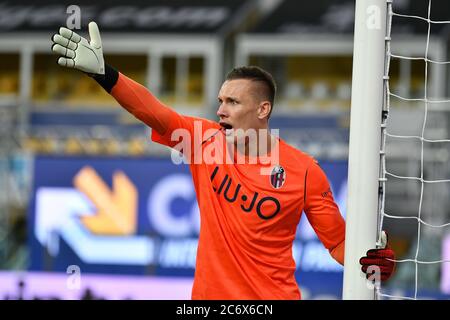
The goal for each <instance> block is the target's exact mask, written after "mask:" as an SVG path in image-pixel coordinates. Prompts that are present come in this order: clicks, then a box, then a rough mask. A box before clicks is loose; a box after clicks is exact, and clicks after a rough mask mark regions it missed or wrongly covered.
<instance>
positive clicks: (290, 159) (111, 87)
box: [52, 22, 394, 299]
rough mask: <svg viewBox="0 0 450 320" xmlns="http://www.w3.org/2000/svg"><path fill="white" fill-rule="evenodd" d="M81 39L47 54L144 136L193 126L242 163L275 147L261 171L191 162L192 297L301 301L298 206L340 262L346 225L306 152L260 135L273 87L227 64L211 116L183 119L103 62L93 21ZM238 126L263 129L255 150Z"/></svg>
mask: <svg viewBox="0 0 450 320" xmlns="http://www.w3.org/2000/svg"><path fill="white" fill-rule="evenodd" d="M89 35H90V41H88V40H87V39H85V38H83V37H81V36H80V35H78V34H76V33H75V32H73V31H71V30H69V29H66V28H63V27H62V28H60V30H59V33H58V34H55V35H54V36H53V37H52V40H53V46H52V50H53V51H54V52H55V53H57V54H59V55H60V57H59V58H58V64H59V65H61V66H64V67H68V68H74V69H78V70H81V71H83V72H85V73H86V74H88V75H90V76H91V77H93V78H94V79H95V80H96V81H97V82H98V83H99V84H100V85H101V86H102V87H103V88H104V89H105V90H106V91H107V92H108V93H110V94H111V95H112V96H113V97H114V98H115V99H116V100H117V101H118V102H119V104H120V105H121V106H122V107H123V108H125V109H126V110H127V111H129V112H130V113H132V114H133V115H134V116H135V117H136V118H138V119H139V120H141V121H142V122H144V123H145V124H147V125H148V126H150V127H151V128H152V140H153V141H155V142H158V143H161V144H164V145H166V146H169V147H172V148H175V147H176V146H178V145H177V142H178V141H173V140H172V139H171V137H172V133H173V132H174V131H175V130H177V129H184V130H185V131H187V132H189V133H190V134H191V135H192V136H194V134H195V131H196V130H197V129H194V128H198V127H200V128H201V131H202V132H201V133H202V134H201V136H202V137H203V136H204V133H206V132H214V134H213V135H210V136H208V137H209V138H210V139H208V138H207V139H205V140H203V141H201V142H202V143H201V149H202V150H200V151H201V152H203V151H204V150H205V148H208V146H210V144H211V143H218V142H217V141H223V142H224V143H223V144H221V143H218V144H216V145H218V146H222V147H223V149H220V150H219V153H220V154H221V155H223V154H225V151H224V150H225V148H227V147H230V146H231V148H232V149H233V150H235V149H236V150H238V152H240V153H243V155H244V156H245V159H255V158H256V159H257V158H258V155H261V154H263V155H264V152H260V151H261V150H266V155H270V154H272V153H275V152H278V155H279V157H278V159H279V161H278V162H277V163H276V165H272V164H270V166H271V167H269V172H271V174H270V175H262V174H261V170H262V169H267V166H268V165H267V164H262V163H260V162H258V161H256V163H254V162H253V163H251V162H250V163H247V162H246V163H244V164H241V163H233V164H229V163H226V164H225V163H224V162H221V161H216V162H214V163H209V162H206V161H202V162H201V163H192V162H191V164H190V169H191V173H192V177H193V182H194V186H195V190H196V195H197V200H198V204H199V208H200V215H201V227H200V236H199V243H198V251H197V260H196V270H195V278H194V285H193V289H192V298H193V299H300V298H301V293H300V291H299V288H298V285H297V283H296V280H295V277H294V272H295V262H294V260H293V257H292V244H293V240H294V238H295V233H296V230H297V225H298V223H299V221H300V218H301V214H302V211H304V212H305V214H306V217H307V218H308V220H309V221H310V223H311V226H312V227H313V228H314V230H315V232H316V233H317V235H318V237H319V239H320V241H321V242H322V243H323V245H324V246H325V247H326V248H327V249H328V250H329V252H330V254H331V256H332V257H333V258H334V259H335V260H336V261H338V262H339V263H340V264H343V263H344V247H345V222H344V219H343V218H342V216H341V214H340V212H339V209H338V207H337V205H336V203H335V201H334V198H333V195H332V193H331V189H330V185H329V183H328V180H327V177H326V176H325V174H324V172H323V171H322V169H321V168H320V167H319V165H318V164H317V162H316V161H315V160H314V159H313V158H312V157H310V156H309V155H306V154H305V153H303V152H301V151H299V150H297V149H295V148H293V147H292V146H290V145H288V144H287V143H286V142H284V141H283V140H282V139H279V138H276V137H274V136H272V135H270V134H269V133H268V119H269V117H270V115H271V113H272V109H273V105H274V97H275V91H276V86H275V82H274V80H273V78H272V76H271V75H270V74H269V73H267V72H266V71H264V70H262V69H260V68H258V67H240V68H235V69H233V70H232V71H231V72H230V73H229V74H228V75H227V77H226V80H225V82H224V83H223V85H222V87H221V89H220V92H219V94H218V103H219V107H218V110H217V116H218V118H219V121H218V122H214V121H210V120H206V119H202V118H195V117H188V116H182V115H180V114H178V113H176V112H175V111H174V110H172V109H170V108H169V107H167V106H165V105H164V104H162V103H161V102H160V101H159V100H158V99H157V98H156V97H154V96H153V95H152V93H151V92H150V91H149V90H148V89H146V88H145V87H143V86H141V85H140V84H138V83H136V82H134V81H133V80H131V79H129V78H128V77H126V76H125V75H123V74H122V73H120V72H118V71H116V70H115V69H114V68H113V67H111V66H109V65H107V64H105V62H104V59H103V52H102V43H101V38H100V32H99V29H98V27H97V25H96V23H95V22H91V23H89ZM239 129H242V130H244V131H246V130H252V129H253V130H256V131H258V132H263V133H264V135H265V136H264V135H263V136H262V137H265V138H267V139H266V141H264V139H262V138H261V135H260V136H259V139H258V140H257V141H256V146H252V145H248V141H246V140H245V141H242V140H240V139H242V137H241V136H240V135H239V134H238V133H237V132H238V131H239ZM194 138H195V137H194ZM221 139H222V140H221ZM244 139H245V138H244ZM240 143H242V144H241V145H244V148H243V149H241V150H239V149H238V145H240ZM255 147H256V148H255ZM188 149H189V148H183V153H184V156H185V157H187V158H188V159H192V158H193V157H194V156H193V155H192V154H190V153H189V152H188V151H187V150H188ZM255 150H256V152H255ZM219 158H220V157H219ZM219 160H220V159H219ZM393 259H394V254H393V251H392V250H390V249H388V248H379V249H373V250H369V251H368V253H367V256H366V257H364V258H362V259H361V260H360V263H361V264H362V271H363V272H367V268H368V266H370V265H375V266H378V267H379V268H380V271H381V279H382V280H385V279H387V278H389V276H390V275H391V274H392V271H393V269H394V262H393V261H391V260H393ZM368 276H369V275H368Z"/></svg>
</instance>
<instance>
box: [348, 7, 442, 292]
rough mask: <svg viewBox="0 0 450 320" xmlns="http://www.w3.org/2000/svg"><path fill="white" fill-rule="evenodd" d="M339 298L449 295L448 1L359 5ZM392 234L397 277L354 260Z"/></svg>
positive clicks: (355, 36)
mask: <svg viewBox="0 0 450 320" xmlns="http://www.w3.org/2000/svg"><path fill="white" fill-rule="evenodd" d="M355 3H356V7H355V33H354V50H353V75H352V100H351V115H350V143H349V172H348V202H347V213H346V215H347V218H346V243H345V265H344V287H343V298H344V299H422V298H434V299H439V298H448V297H449V295H450V263H448V262H449V261H450V232H449V231H450V228H449V227H450V209H449V208H450V197H449V195H450V193H449V191H450V189H449V186H450V130H449V129H450V121H449V119H450V112H449V111H450V99H449V98H447V96H448V90H449V86H448V84H447V83H448V82H447V80H446V78H447V77H448V75H447V73H448V70H449V68H448V66H449V64H450V61H449V59H448V58H447V41H448V38H449V37H448V34H449V33H450V21H447V20H449V18H450V16H449V15H448V13H449V10H448V7H449V5H450V4H449V3H448V0H414V1H413V0H358V1H356V2H355ZM382 230H385V231H387V233H388V236H389V237H388V238H389V243H390V244H391V246H392V247H393V249H394V251H395V252H396V256H397V258H396V259H397V260H396V262H397V267H396V272H395V273H394V275H393V277H392V278H391V279H390V280H389V281H388V282H385V283H382V284H381V285H380V284H379V283H376V284H375V287H374V286H373V285H372V286H371V285H370V284H372V283H371V282H368V281H366V279H365V275H364V274H363V273H362V272H361V271H360V268H361V266H360V265H359V263H358V261H359V258H360V257H361V256H363V255H365V253H366V251H367V250H368V249H371V248H374V247H375V246H377V245H379V244H380V237H381V231H382Z"/></svg>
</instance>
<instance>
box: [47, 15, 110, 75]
mask: <svg viewBox="0 0 450 320" xmlns="http://www.w3.org/2000/svg"><path fill="white" fill-rule="evenodd" d="M89 37H90V38H91V41H90V42H88V41H87V40H86V39H85V38H83V37H81V36H79V35H78V34H77V33H75V32H73V31H72V30H70V29H67V28H64V27H61V28H59V34H55V35H53V37H52V41H53V45H52V51H54V52H56V53H58V54H60V55H61V57H60V58H59V59H58V64H59V65H60V66H63V67H68V68H74V69H78V70H81V71H84V72H87V73H91V74H105V61H104V59H103V50H102V40H101V38H100V31H99V30H98V26H97V24H96V23H95V22H90V23H89Z"/></svg>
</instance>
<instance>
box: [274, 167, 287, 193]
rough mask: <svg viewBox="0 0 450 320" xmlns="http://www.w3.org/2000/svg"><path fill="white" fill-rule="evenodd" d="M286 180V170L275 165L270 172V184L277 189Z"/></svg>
mask: <svg viewBox="0 0 450 320" xmlns="http://www.w3.org/2000/svg"><path fill="white" fill-rule="evenodd" d="M285 181H286V171H285V170H284V168H283V167H282V166H275V167H274V168H273V170H272V173H271V174H270V184H271V185H272V187H274V188H275V189H279V188H281V187H282V186H283V184H284V182H285Z"/></svg>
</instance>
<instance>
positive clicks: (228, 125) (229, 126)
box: [220, 122, 233, 130]
mask: <svg viewBox="0 0 450 320" xmlns="http://www.w3.org/2000/svg"><path fill="white" fill-rule="evenodd" d="M220 125H221V126H222V128H223V129H225V130H230V129H233V126H232V125H231V124H228V123H225V122H221V123H220Z"/></svg>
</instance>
